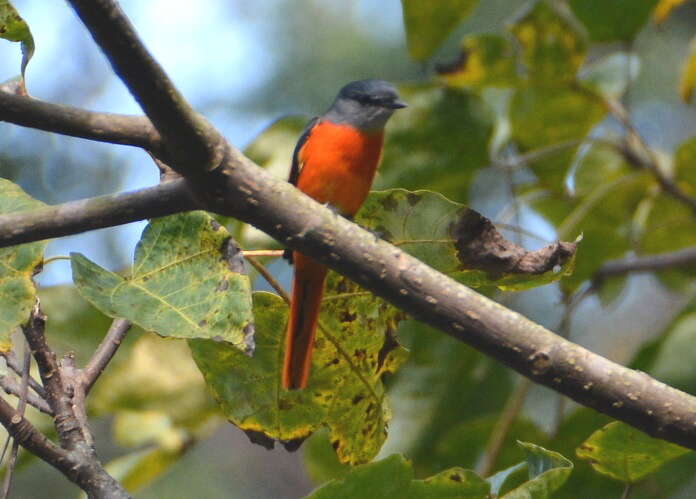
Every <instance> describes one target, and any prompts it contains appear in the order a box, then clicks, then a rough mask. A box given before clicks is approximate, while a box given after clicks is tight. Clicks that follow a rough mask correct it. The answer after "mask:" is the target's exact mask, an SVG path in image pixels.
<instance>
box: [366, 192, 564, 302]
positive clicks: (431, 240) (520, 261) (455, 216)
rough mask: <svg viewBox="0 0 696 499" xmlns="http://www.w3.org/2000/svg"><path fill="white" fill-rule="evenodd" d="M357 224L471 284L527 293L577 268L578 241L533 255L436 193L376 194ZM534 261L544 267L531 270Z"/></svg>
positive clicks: (371, 197)
mask: <svg viewBox="0 0 696 499" xmlns="http://www.w3.org/2000/svg"><path fill="white" fill-rule="evenodd" d="M356 221H357V222H358V223H359V224H361V225H363V226H365V227H368V228H370V229H372V230H375V231H376V232H378V233H380V234H382V235H383V237H384V238H385V239H387V240H388V241H389V242H391V243H392V244H393V245H395V246H397V247H400V248H402V249H403V250H404V251H407V252H409V253H410V254H412V255H413V256H415V257H416V258H418V259H419V260H421V261H423V262H425V263H427V264H428V265H430V266H432V267H433V268H435V269H437V270H439V271H440V272H443V273H445V274H447V275H449V276H451V277H453V278H455V279H457V280H458V281H460V282H463V283H465V284H467V285H468V286H477V287H478V286H497V287H499V288H501V289H505V290H519V289H527V288H531V287H534V286H540V285H544V284H548V283H549V282H553V281H556V280H558V279H560V278H561V277H563V276H564V275H567V274H568V273H569V272H571V271H572V268H573V255H574V253H575V246H574V245H573V243H560V244H556V245H550V246H547V247H546V248H542V249H541V250H538V251H536V252H527V251H525V250H524V249H522V248H521V247H519V246H517V245H514V244H513V243H511V242H509V241H507V240H504V239H503V238H502V236H501V235H500V234H499V233H498V232H497V231H496V230H495V229H494V227H493V226H492V224H491V222H490V221H489V220H488V219H486V218H484V217H482V216H481V215H479V214H478V213H476V212H475V211H474V210H471V209H468V208H466V207H465V206H464V205H462V204H459V203H455V202H453V201H450V200H448V199H446V198H445V197H443V196H441V195H439V194H437V193H434V192H429V191H416V192H409V191H406V190H402V189H391V190H388V191H377V192H372V193H370V196H369V197H368V199H367V201H366V202H365V204H364V205H363V208H362V209H361V210H360V212H359V214H358V216H357V217H356ZM530 260H535V261H536V262H537V263H538V264H539V265H538V266H534V265H529V266H527V265H526V264H525V262H527V261H530ZM556 267H558V268H556Z"/></svg>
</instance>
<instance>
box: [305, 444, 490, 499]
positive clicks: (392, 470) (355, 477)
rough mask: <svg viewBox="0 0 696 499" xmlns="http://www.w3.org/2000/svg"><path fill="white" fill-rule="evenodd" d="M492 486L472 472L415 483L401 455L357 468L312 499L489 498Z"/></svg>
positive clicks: (443, 474) (448, 472)
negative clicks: (375, 498)
mask: <svg viewBox="0 0 696 499" xmlns="http://www.w3.org/2000/svg"><path fill="white" fill-rule="evenodd" d="M489 490H490V486H489V485H488V483H486V481H485V480H483V479H482V478H481V477H479V476H478V475H477V474H476V473H474V472H473V471H470V470H464V469H461V468H452V469H449V470H446V471H443V472H441V473H438V474H437V475H435V476H432V477H430V478H426V479H425V480H414V479H413V469H412V468H411V465H410V463H409V462H408V461H406V460H405V459H404V457H403V456H401V455H399V454H394V455H392V456H389V457H388V458H386V459H382V460H381V461H377V462H374V463H370V464H366V465H363V466H358V467H356V468H355V469H354V470H353V471H351V472H350V473H349V474H348V475H347V476H346V477H345V478H344V479H342V480H334V481H331V482H329V483H327V484H325V485H323V486H321V487H320V488H318V489H317V490H315V491H314V492H313V493H311V494H310V495H309V496H307V497H308V498H311V499H324V498H326V499H328V498H331V499H341V498H351V499H353V498H357V497H379V498H380V499H392V498H393V499H401V498H406V497H408V498H409V499H426V498H427V499H430V498H432V499H436V498H441V497H442V498H445V497H447V498H455V497H456V498H471V499H474V498H481V499H484V498H487V497H489Z"/></svg>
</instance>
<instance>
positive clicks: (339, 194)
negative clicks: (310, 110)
mask: <svg viewBox="0 0 696 499" xmlns="http://www.w3.org/2000/svg"><path fill="white" fill-rule="evenodd" d="M383 138H384V133H383V131H382V130H379V131H377V132H361V131H358V130H356V129H355V128H353V127H350V126H347V125H337V124H335V123H331V122H321V123H319V124H318V125H316V126H315V127H314V128H313V129H312V131H311V136H310V138H309V139H308V140H307V142H306V143H305V145H304V147H303V148H302V149H301V150H300V151H299V158H298V159H299V161H300V162H301V163H302V165H303V166H302V171H301V173H300V178H299V179H298V181H297V187H298V188H299V189H300V190H301V191H302V192H304V193H305V194H307V195H308V196H310V197H312V198H314V199H316V200H317V201H319V202H320V203H329V204H330V205H331V206H333V207H334V208H336V209H338V210H339V212H340V213H341V214H343V215H354V214H355V213H356V212H357V211H358V210H359V209H360V206H361V205H362V204H363V201H365V198H366V197H367V194H368V192H369V191H370V186H371V185H372V180H373V179H374V176H375V171H376V170H377V165H378V164H379V160H380V156H381V154H382V142H383Z"/></svg>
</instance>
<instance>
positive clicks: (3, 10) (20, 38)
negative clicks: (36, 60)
mask: <svg viewBox="0 0 696 499" xmlns="http://www.w3.org/2000/svg"><path fill="white" fill-rule="evenodd" d="M0 38H4V39H5V40H10V41H11V42H20V43H21V47H22V68H21V72H22V76H23V75H24V70H25V69H26V67H27V64H28V63H29V59H31V56H32V55H34V37H32V36H31V31H30V30H29V26H28V25H27V23H26V22H25V21H24V19H22V18H21V16H20V15H19V13H18V12H17V11H16V10H15V8H14V7H12V4H11V3H10V2H9V0H0Z"/></svg>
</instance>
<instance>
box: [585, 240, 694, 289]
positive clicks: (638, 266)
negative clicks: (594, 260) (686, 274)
mask: <svg viewBox="0 0 696 499" xmlns="http://www.w3.org/2000/svg"><path fill="white" fill-rule="evenodd" d="M694 265H696V247H691V248H685V249H681V250H678V251H671V252H669V253H658V254H656V255H646V256H640V257H633V258H626V259H617V260H609V261H607V262H604V264H603V265H602V266H601V267H600V268H599V270H598V271H597V272H596V273H595V275H594V278H593V281H594V282H595V284H599V283H601V282H602V281H603V280H604V279H606V278H607V277H613V276H619V275H625V274H629V273H631V272H652V271H656V270H666V269H673V268H679V267H690V266H694Z"/></svg>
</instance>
